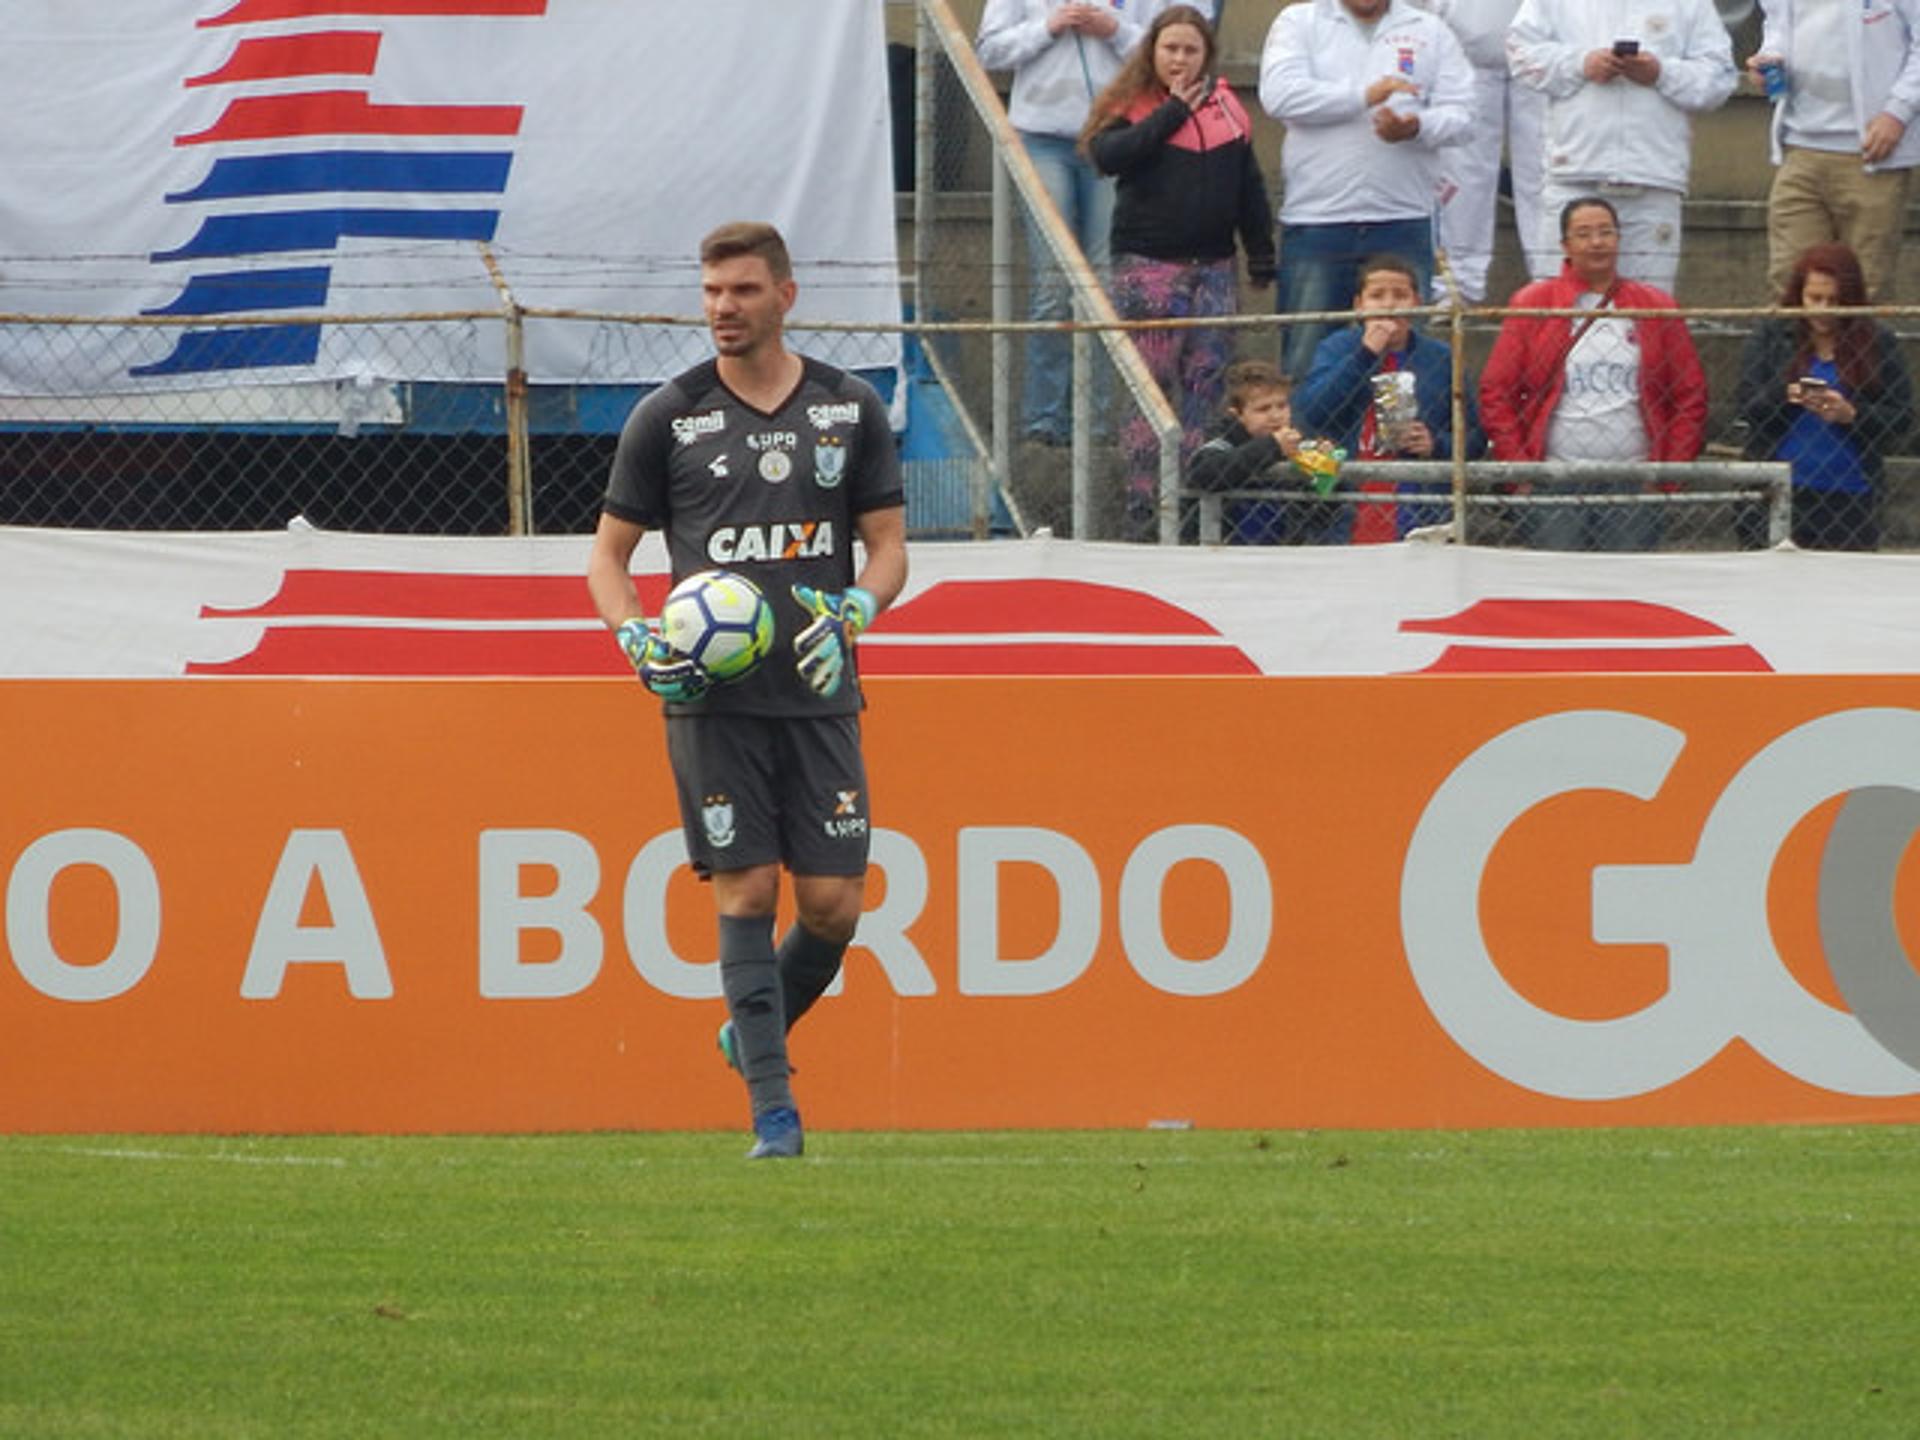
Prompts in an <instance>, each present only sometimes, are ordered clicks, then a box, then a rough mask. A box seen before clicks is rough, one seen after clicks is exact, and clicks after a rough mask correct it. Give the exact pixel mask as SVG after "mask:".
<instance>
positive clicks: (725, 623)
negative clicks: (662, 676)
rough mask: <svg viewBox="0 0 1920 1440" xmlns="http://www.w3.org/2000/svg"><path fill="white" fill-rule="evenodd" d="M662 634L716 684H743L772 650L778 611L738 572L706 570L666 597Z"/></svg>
mask: <svg viewBox="0 0 1920 1440" xmlns="http://www.w3.org/2000/svg"><path fill="white" fill-rule="evenodd" d="M660 633H661V635H662V636H664V637H665V638H666V642H667V644H669V645H671V646H672V647H673V648H674V650H675V652H676V653H678V654H681V655H685V656H688V657H690V658H691V659H694V660H697V661H699V662H700V664H701V666H702V667H704V668H705V670H706V672H707V674H709V675H711V676H712V677H713V678H714V679H715V680H719V681H726V680H738V679H740V678H741V677H742V676H744V675H748V674H751V673H752V671H753V669H754V667H755V666H757V665H758V664H759V663H760V662H761V661H762V660H764V659H766V658H767V652H768V651H770V650H771V649H773V607H772V606H771V605H769V604H768V603H767V597H766V596H765V595H762V594H761V593H760V587H759V586H758V585H755V584H754V583H753V582H752V581H751V580H749V579H747V577H746V576H744V575H742V574H740V573H739V572H737V571H734V570H702V571H700V572H699V573H698V574H694V575H689V576H687V578H686V579H684V580H682V581H681V582H680V583H679V584H678V585H676V586H674V587H673V589H672V590H671V591H669V592H668V594H667V603H666V606H665V608H664V609H662V610H661V612H660Z"/></svg>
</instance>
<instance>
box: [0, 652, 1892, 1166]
mask: <svg viewBox="0 0 1920 1440" xmlns="http://www.w3.org/2000/svg"><path fill="white" fill-rule="evenodd" d="M868 688H869V694H870V701H871V708H870V710H869V712H868V719H867V748H868V760H869V767H870V771H871V774H870V781H871V787H872V790H873V798H872V813H873V815H874V817H875V823H876V825H877V826H878V827H879V828H878V830H877V832H876V834H875V837H874V860H875V865H876V869H875V873H874V876H873V880H872V882H871V885H870V890H869V896H868V902H869V913H868V915H867V918H866V920H865V921H864V922H863V925H862V930H861V935H860V939H859V941H858V942H857V943H856V946H855V948H854V950H853V951H852V952H851V954H850V957H849V962H848V967H847V973H846V975H845V977H844V986H843V989H842V991H841V992H840V993H838V994H834V995H832V996H830V997H829V998H828V999H827V1000H825V1001H824V1002H823V1003H822V1004H821V1006H820V1007H819V1008H818V1009H817V1010H816V1011H815V1012H814V1013H813V1014H812V1015H810V1016H809V1017H808V1018H807V1019H806V1021H805V1022H804V1023H803V1025H802V1026H801V1027H800V1029H799V1030H798V1031H797V1032H796V1034H795V1039H794V1052H793V1053H794V1061H795V1064H796V1065H797V1066H798V1070H799V1073H798V1076H797V1078H796V1090H797V1094H798V1097H799V1100H800V1103H801V1105H802V1107H803V1109H804V1111H805V1113H806V1115H807V1119H808V1124H809V1127H810V1128H814V1129H819V1130H833V1129H874V1128H885V1129H893V1128H973V1127H981V1128H1000V1127H1027V1126H1039V1127H1044V1126H1073V1127H1083V1126H1127V1127H1132V1126H1140V1125H1146V1124H1150V1123H1153V1122H1156V1121H1163V1122H1182V1123H1191V1124H1194V1125H1197V1126H1206V1127H1216V1126H1257V1127H1323V1126H1325V1127H1334V1126H1361V1127H1421V1126H1442V1127H1456V1126H1457V1127H1472V1126H1490V1125H1582V1124H1692V1123H1715V1122H1733V1121H1790V1120H1841V1119H1848V1120H1911V1119H1916V1118H1920V973H1916V972H1915V970H1914V968H1913V965H1912V963H1911V962H1910V961H1908V960H1907V958H1906V956H1907V954H1908V952H1909V951H1910V950H1912V949H1913V948H1914V942H1915V941H1916V940H1917V939H1920V935H1917V934H1916V927H1917V926H1920V889H1917V888H1916V880H1915V876H1914V874H1913V871H1914V868H1915V867H1914V865H1913V864H1912V863H1911V862H1910V859H1909V855H1908V850H1909V847H1908V843H1907V842H1908V841H1909V840H1910V839H1911V837H1912V835H1913V834H1914V832H1915V828H1916V825H1917V824H1920V815H1916V808H1915V802H1916V800H1920V679H1916V678H1910V677H1897V678H1860V677H1848V678H1844V679H1826V678H1818V677H1789V676H1741V675H1712V676H1640V677H1632V676H1587V677H1581V676H1503V677H1484V676H1483V677H1458V678H1431V677H1429V678H1419V679H1414V678H1406V677H1401V678H1362V679H1351V680H1328V679H1281V678H1259V677H1253V678H1216V679H1198V680H1180V681H1169V680H1164V679H1161V680H1153V679H1114V680H1105V679H1061V680H1053V679H1043V678H1035V679H1028V680H1022V681H1020V682H1019V683H1018V684H1016V685H1008V684H1006V683H1004V682H996V681H989V680H970V679H886V678H881V679H877V680H874V681H872V682H870V684H869V687H868ZM0 716H4V722H0V723H3V724H4V735H5V744H4V745H0V777H3V780H0V796H4V799H3V800H0V886H4V889H3V890H0V903H3V904H4V907H5V914H4V920H5V926H4V936H3V937H0V939H3V940H4V947H5V948H4V952H3V953H0V1130H6V1131H15V1132H19V1131H89V1130H95V1131H97V1130H116V1131H255V1130H266V1131H314V1130H319V1131H337V1130H338V1131H401V1132H406V1131H525V1130H555V1129H593V1128H636V1129H681V1128H713V1127H739V1126H741V1125H742V1124H743V1120H744V1117H743V1114H742V1111H743V1108H744V1106H743V1096H742V1094H741V1091H740V1087H739V1082H738V1079H737V1078H736V1077H735V1076H734V1075H732V1073H731V1072H729V1071H728V1070H726V1069H725V1067H724V1066H723V1065H722V1064H721V1063H720V1062H719V1060H718V1058H717V1057H716V1055H715V1053H714V1049H713V1030H714V1027H715V1025H716V1024H717V1023H718V1021H719V1019H720V1018H721V1013H722V1012H721V1004H720V1001H719V999H718V995H719V985H718V976H717V974H716V973H715V970H714V967H713V965H712V964H711V956H712V952H713V928H714V927H713V921H712V917H711V913H710V906H709V902H708V899H707V896H706V895H705V894H704V893H703V891H702V889H701V887H700V885H699V884H698V883H697V882H696V881H695V880H694V879H693V878H692V877H691V875H690V874H689V873H688V872H687V870H686V869H685V867H684V865H682V864H681V863H680V861H681V858H682V853H681V850H680V845H679V835H678V822H677V817H676V815H675V813H674V809H673V801H672V792H671V787H670V784H669V782H668V777H667V773H666V767H665V759H664V754H663V742H662V738H661V731H660V722H659V717H658V713H657V710H656V707H655V706H654V704H653V703H652V702H651V701H650V700H649V699H648V698H647V697H646V696H645V695H644V694H643V693H642V692H641V691H640V690H639V689H638V687H636V686H634V685H633V684H632V683H631V682H630V681H627V682H621V681H618V680H514V681H488V680H456V681H402V680H395V681H346V680H341V681H315V680H290V681H281V680H258V681H255V680H231V679H229V680H205V681H199V680H161V681H31V682H24V681H23V682H6V683H0Z"/></svg>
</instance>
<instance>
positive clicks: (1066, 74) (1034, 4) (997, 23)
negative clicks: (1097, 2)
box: [973, 0, 1213, 136]
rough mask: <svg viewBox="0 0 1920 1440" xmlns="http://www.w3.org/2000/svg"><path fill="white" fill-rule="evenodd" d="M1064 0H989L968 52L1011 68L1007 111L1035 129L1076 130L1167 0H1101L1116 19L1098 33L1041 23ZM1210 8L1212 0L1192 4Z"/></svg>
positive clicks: (1019, 125) (992, 65)
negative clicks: (1105, 32) (1051, 28)
mask: <svg viewBox="0 0 1920 1440" xmlns="http://www.w3.org/2000/svg"><path fill="white" fill-rule="evenodd" d="M1066 3H1067V0H987V8H986V10H985V11H984V12H983V13H982V14H981V16H980V31H979V33H978V34H977V35H976V36H975V37H974V42H973V49H974V53H975V54H976V55H977V56H979V58H980V63H981V65H983V66H984V67H985V68H987V69H988V70H1011V71H1013V95H1012V98H1011V99H1010V100H1009V102H1008V104H1007V117H1008V118H1009V119H1010V120H1012V121H1013V127H1014V129H1016V130H1025V131H1027V132H1028V133H1029V134H1033V135H1067V136H1077V135H1079V133H1080V128H1081V127H1082V126H1083V125H1085V124H1086V123H1087V111H1088V109H1089V107H1090V106H1091V105H1092V104H1093V97H1094V96H1096V95H1098V94H1099V93H1100V92H1101V91H1102V90H1104V89H1105V88H1106V85H1107V82H1108V81H1109V80H1111V79H1113V77H1114V76H1115V75H1117V74H1118V73H1119V71H1120V66H1121V65H1122V63H1124V62H1125V60H1126V58H1127V56H1128V54H1130V53H1131V52H1132V50H1133V47H1134V46H1136V45H1138V44H1139V43H1140V41H1141V39H1142V37H1144V36H1145V35H1146V33H1147V25H1148V23H1149V22H1150V21H1151V20H1152V19H1153V17H1154V16H1155V15H1157V14H1158V13H1159V12H1160V10H1161V9H1162V8H1164V6H1165V5H1166V4H1168V3H1170V0H1106V3H1108V4H1111V5H1112V6H1113V18H1114V19H1115V20H1117V21H1119V27H1118V28H1117V29H1116V30H1115V31H1114V32H1113V34H1111V35H1109V36H1108V37H1107V38H1106V39H1104V40H1097V39H1095V38H1094V37H1093V36H1091V35H1082V34H1080V33H1079V32H1078V31H1077V30H1067V31H1063V32H1062V33H1060V34H1058V35H1054V34H1050V33H1049V32H1048V30H1047V16H1048V15H1050V14H1052V13H1053V12H1054V11H1055V10H1058V9H1059V8H1060V7H1061V6H1062V5H1064V4H1066ZM1197 8H1198V9H1199V10H1200V12H1201V13H1202V14H1208V13H1211V11H1212V9H1213V6H1212V3H1211V0H1207V3H1205V4H1202V5H1200V6H1199V7H1197Z"/></svg>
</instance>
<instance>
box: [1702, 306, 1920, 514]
mask: <svg viewBox="0 0 1920 1440" xmlns="http://www.w3.org/2000/svg"><path fill="white" fill-rule="evenodd" d="M1799 326H1800V322H1799V321H1797V320H1785V319H1780V320H1762V321H1761V322H1760V328H1759V329H1757V330H1755V331H1754V332H1753V334H1751V335H1749V336H1748V337H1747V343H1746V348H1745V349H1744V350H1742V351H1741V354H1740V386H1739V389H1738V390H1737V391H1736V392H1735V403H1736V404H1737V405H1738V407H1739V411H1740V418H1741V419H1742V420H1744V421H1746V422H1747V425H1748V427H1749V429H1748V432H1747V440H1746V455H1747V458H1748V459H1749V460H1771V459H1773V457H1774V453H1775V452H1776V451H1777V450H1778V449H1779V448H1780V442H1781V441H1782V440H1783V439H1785V438H1786V434H1787V431H1788V430H1790V429H1791V428H1792V427H1793V422H1794V419H1795V417H1797V416H1798V415H1799V414H1800V407H1799V406H1798V405H1790V404H1788V403H1787V385H1788V383H1789V382H1790V381H1793V380H1798V379H1799V378H1800V377H1799V375H1798V374H1796V373H1794V363H1793V357H1794V354H1795V352H1796V351H1797V350H1798V349H1799V348H1800V343H1799ZM1873 332H1874V333H1873V343H1874V368H1873V375H1872V377H1871V378H1870V379H1869V380H1868V382H1867V384H1866V385H1865V386H1864V387H1863V388H1862V390H1861V392H1860V393H1859V394H1857V395H1856V394H1849V395H1848V396H1847V398H1848V399H1849V400H1851V401H1852V402H1853V405H1854V409H1855V410H1857V411H1858V412H1859V413H1858V415H1857V416H1856V418H1855V419H1854V422H1853V424H1852V425H1850V426H1848V427H1847V434H1848V435H1849V437H1850V438H1851V439H1852V440H1853V443H1854V446H1855V447H1856V448H1857V449H1858V450H1859V452H1860V468H1861V469H1862V470H1863V471H1864V472H1865V473H1866V476H1867V479H1868V480H1869V481H1870V482H1871V483H1872V484H1874V485H1875V486H1878V485H1879V483H1880V481H1881V479H1882V477H1883V476H1884V475H1885V473H1886V463H1885V462H1886V457H1887V454H1888V453H1889V452H1890V451H1892V450H1893V449H1894V448H1895V447H1896V446H1898V445H1899V444H1900V442H1901V441H1902V440H1904V439H1906V437H1907V432H1908V431H1909V430H1911V429H1912V428H1913V377H1912V376H1911V375H1909V374H1908V373H1907V362H1906V360H1905V359H1904V358H1903V357H1902V356H1901V354H1900V342H1899V341H1898V340H1897V339H1895V338H1894V334H1893V332H1892V331H1891V330H1889V329H1887V327H1886V326H1884V325H1880V324H1875V325H1874V327H1873Z"/></svg>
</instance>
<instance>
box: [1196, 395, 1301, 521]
mask: <svg viewBox="0 0 1920 1440" xmlns="http://www.w3.org/2000/svg"><path fill="white" fill-rule="evenodd" d="M1291 389H1292V387H1291V385H1290V384H1289V383H1288V381H1287V377H1286V376H1284V375H1282V374H1281V373H1280V372H1279V371H1278V370H1277V369H1275V368H1274V367H1273V366H1272V365H1270V364H1268V363H1267V362H1266V361H1265V360H1242V361H1241V362H1240V363H1239V364H1237V365H1234V366H1232V367H1231V368H1229V369H1228V371H1227V411H1226V414H1225V415H1224V416H1223V417H1221V420H1220V423H1219V425H1218V427H1217V428H1216V429H1215V430H1214V433H1213V434H1212V435H1211V436H1209V437H1208V439H1207V441H1206V443H1205V444H1204V445H1202V446H1201V447H1200V448H1199V449H1198V450H1196V451H1194V454H1193V463H1192V465H1191V466H1190V467H1189V468H1188V472H1187V480H1188V483H1189V484H1190V485H1191V486H1192V487H1193V488H1194V489H1196V490H1208V491H1213V492H1216V493H1217V492H1219V491H1223V490H1248V489H1258V488H1265V487H1273V488H1280V487H1282V486H1284V485H1286V484H1288V483H1289V482H1288V479H1287V477H1286V476H1285V475H1284V474H1283V473H1282V472H1281V469H1280V467H1282V466H1283V465H1284V464H1285V463H1286V462H1287V461H1290V460H1292V459H1293V458H1294V457H1295V456H1297V455H1299V454H1300V452H1301V446H1302V444H1303V442H1302V440H1301V437H1300V432H1299V431H1298V430H1296V429H1294V428H1293V411H1292V407H1291V405H1290V403H1289V391H1290V390H1291ZM1293 481H1294V483H1300V484H1304V483H1305V478H1304V477H1302V476H1295V477H1293ZM1300 508H1301V507H1300V506H1299V505H1297V504H1293V503H1289V502H1286V501H1282V500H1255V499H1249V498H1247V497H1244V496H1242V497H1239V498H1237V499H1230V500H1228V501H1227V502H1226V504H1225V507H1224V511H1223V514H1224V519H1225V521H1226V535H1227V540H1228V541H1229V543H1231V544H1235V545H1277V544H1280V543H1281V542H1282V541H1283V540H1286V539H1287V538H1288V536H1289V534H1290V532H1291V531H1292V529H1293V526H1294V522H1295V520H1296V518H1297V515H1296V512H1297V510H1298V509H1300Z"/></svg>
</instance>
